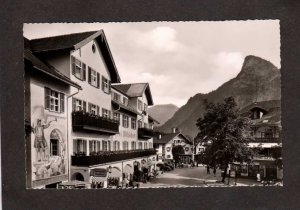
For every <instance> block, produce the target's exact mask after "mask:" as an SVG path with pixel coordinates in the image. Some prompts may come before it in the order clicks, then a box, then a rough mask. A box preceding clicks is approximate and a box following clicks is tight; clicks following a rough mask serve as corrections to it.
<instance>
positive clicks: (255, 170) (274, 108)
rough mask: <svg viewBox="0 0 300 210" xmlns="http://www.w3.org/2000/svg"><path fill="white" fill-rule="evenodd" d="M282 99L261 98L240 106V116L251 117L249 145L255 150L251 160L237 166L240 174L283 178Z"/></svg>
mask: <svg viewBox="0 0 300 210" xmlns="http://www.w3.org/2000/svg"><path fill="white" fill-rule="evenodd" d="M280 103H281V102H280V101H279V100H273V101H261V102H255V103H252V104H250V105H249V106H247V107H245V108H243V109H242V110H241V111H240V113H241V116H244V117H248V118H250V120H251V131H250V133H248V137H249V143H248V146H249V147H251V148H253V149H254V150H255V153H256V155H255V156H254V157H253V160H252V161H251V164H242V165H241V166H239V167H238V170H239V173H240V175H241V176H248V177H256V176H257V174H260V177H261V178H267V179H282V178H283V173H282V155H281V150H282V139H281V131H282V127H281V104H280Z"/></svg>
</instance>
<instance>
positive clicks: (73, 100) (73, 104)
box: [72, 98, 76, 111]
mask: <svg viewBox="0 0 300 210" xmlns="http://www.w3.org/2000/svg"><path fill="white" fill-rule="evenodd" d="M72 110H73V111H76V98H72Z"/></svg>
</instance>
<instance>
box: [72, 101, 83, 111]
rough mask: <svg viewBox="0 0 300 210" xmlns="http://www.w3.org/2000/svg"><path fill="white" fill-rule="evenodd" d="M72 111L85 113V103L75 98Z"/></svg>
mask: <svg viewBox="0 0 300 210" xmlns="http://www.w3.org/2000/svg"><path fill="white" fill-rule="evenodd" d="M72 109H73V111H85V112H86V102H85V101H83V100H80V99H77V98H73V108H72Z"/></svg>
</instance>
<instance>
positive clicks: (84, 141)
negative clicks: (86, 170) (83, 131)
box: [83, 140, 86, 153]
mask: <svg viewBox="0 0 300 210" xmlns="http://www.w3.org/2000/svg"><path fill="white" fill-rule="evenodd" d="M83 151H84V152H85V153H86V140H83Z"/></svg>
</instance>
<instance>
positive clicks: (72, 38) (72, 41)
mask: <svg viewBox="0 0 300 210" xmlns="http://www.w3.org/2000/svg"><path fill="white" fill-rule="evenodd" d="M97 32H98V31H89V32H83V33H74V34H65V35H60V36H52V37H45V38H40V39H33V40H31V41H30V42H31V48H32V51H34V52H43V51H51V50H61V49H74V46H76V45H77V44H78V43H80V42H82V41H83V40H85V39H87V38H89V37H90V36H92V35H93V34H96V33H97Z"/></svg>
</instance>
